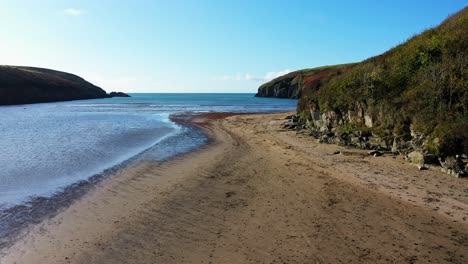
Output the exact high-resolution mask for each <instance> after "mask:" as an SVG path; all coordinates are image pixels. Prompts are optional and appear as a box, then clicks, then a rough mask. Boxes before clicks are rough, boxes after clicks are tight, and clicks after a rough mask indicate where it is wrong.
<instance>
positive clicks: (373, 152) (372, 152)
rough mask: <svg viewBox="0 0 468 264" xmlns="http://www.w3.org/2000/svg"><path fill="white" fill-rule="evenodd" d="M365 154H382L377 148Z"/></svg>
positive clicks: (378, 155)
mask: <svg viewBox="0 0 468 264" xmlns="http://www.w3.org/2000/svg"><path fill="white" fill-rule="evenodd" d="M367 154H369V155H371V156H374V157H380V156H382V155H383V153H382V152H380V151H378V150H372V151H369V152H367Z"/></svg>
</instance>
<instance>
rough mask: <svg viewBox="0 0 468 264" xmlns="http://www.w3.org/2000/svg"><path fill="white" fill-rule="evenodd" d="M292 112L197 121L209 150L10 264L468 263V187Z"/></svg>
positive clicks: (84, 210) (82, 211) (151, 171)
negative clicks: (289, 123) (348, 140)
mask: <svg viewBox="0 0 468 264" xmlns="http://www.w3.org/2000/svg"><path fill="white" fill-rule="evenodd" d="M286 115H287V114H258V115H234V116H229V115H226V114H214V115H213V114H211V115H201V116H197V117H196V118H195V119H194V120H192V122H193V123H195V124H197V125H199V126H201V127H203V129H205V130H206V131H207V133H209V135H210V136H211V138H212V140H211V143H210V144H209V145H208V146H207V147H204V148H202V149H200V150H198V151H195V152H192V153H190V154H186V155H183V156H179V157H176V158H174V159H171V160H169V161H166V162H140V163H137V164H134V165H131V166H129V167H127V168H125V169H124V170H121V171H119V172H116V173H115V175H112V176H111V177H108V178H106V179H104V180H103V181H102V182H99V183H98V184H97V185H96V186H95V187H93V188H92V189H91V190H89V191H88V193H87V194H85V195H84V196H82V197H81V198H80V199H79V200H77V201H75V202H74V203H73V204H71V205H70V206H69V207H67V208H65V209H63V210H62V211H61V212H60V213H58V214H56V215H55V216H52V217H51V218H49V219H46V220H44V221H42V222H41V223H39V224H36V225H34V226H32V227H31V228H30V229H29V231H28V232H27V233H25V234H24V235H23V236H22V237H21V238H20V239H19V240H18V241H17V242H16V243H15V244H14V245H13V246H12V247H11V248H10V249H8V250H7V251H6V252H4V255H2V256H1V257H0V263H2V264H3V263H466V262H467V261H468V180H467V179H456V178H453V177H451V176H449V175H446V174H442V173H440V172H437V171H430V170H429V171H419V170H418V169H417V168H416V167H414V166H411V165H409V164H407V163H406V162H405V161H403V158H402V157H401V156H384V157H372V156H367V155H366V154H365V153H366V152H365V151H361V150H354V149H345V148H342V147H338V146H334V145H324V144H318V143H316V142H315V141H314V140H313V139H311V138H309V137H305V136H302V135H297V134H296V133H295V132H292V131H285V130H282V129H280V128H281V124H282V123H283V122H284V120H283V119H284V117H285V116H286ZM338 150H339V151H341V153H342V154H338V155H333V153H334V152H336V151H338Z"/></svg>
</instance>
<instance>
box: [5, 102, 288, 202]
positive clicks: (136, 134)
mask: <svg viewBox="0 0 468 264" xmlns="http://www.w3.org/2000/svg"><path fill="white" fill-rule="evenodd" d="M296 104H297V101H296V100H288V99H273V98H255V97H253V94H132V97H131V98H108V99H96V100H83V101H71V102H60V103H47V104H34V105H20V106H5V107H0V168H1V169H0V207H1V208H3V209H5V208H9V207H11V206H13V205H18V204H21V203H24V202H27V201H29V200H31V199H32V198H34V197H41V196H43V197H49V196H51V195H53V194H55V193H57V192H59V191H61V190H63V189H64V188H65V187H66V186H69V185H70V184H74V183H76V182H79V181H82V180H86V179H88V178H90V177H91V176H93V175H96V174H99V173H102V172H103V171H104V170H106V169H108V168H111V167H113V166H117V165H118V164H120V163H122V162H124V161H126V160H128V159H130V158H134V159H146V160H163V159H166V158H170V157H172V156H174V155H177V154H180V153H184V152H187V151H190V150H192V149H194V148H197V147H200V146H201V145H203V144H205V143H206V141H207V138H206V136H205V135H204V134H203V133H202V132H201V131H200V130H198V129H196V128H194V127H190V126H180V125H177V124H175V123H173V122H171V121H170V120H169V115H171V114H175V113H191V112H212V111H214V112H275V111H290V110H294V109H295V107H296Z"/></svg>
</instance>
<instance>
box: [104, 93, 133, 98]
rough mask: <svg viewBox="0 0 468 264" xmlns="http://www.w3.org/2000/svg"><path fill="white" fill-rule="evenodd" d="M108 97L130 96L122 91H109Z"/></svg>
mask: <svg viewBox="0 0 468 264" xmlns="http://www.w3.org/2000/svg"><path fill="white" fill-rule="evenodd" d="M109 96H110V97H131V96H130V95H128V94H126V93H123V92H110V93H109Z"/></svg>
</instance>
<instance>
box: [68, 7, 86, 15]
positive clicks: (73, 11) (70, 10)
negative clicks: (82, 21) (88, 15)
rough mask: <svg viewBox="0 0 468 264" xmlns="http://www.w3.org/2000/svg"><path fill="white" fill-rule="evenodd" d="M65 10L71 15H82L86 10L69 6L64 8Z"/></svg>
mask: <svg viewBox="0 0 468 264" xmlns="http://www.w3.org/2000/svg"><path fill="white" fill-rule="evenodd" d="M63 12H64V13H65V14H67V15H70V16H80V15H82V14H84V11H83V10H81V9H77V8H67V9H65V10H63Z"/></svg>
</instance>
